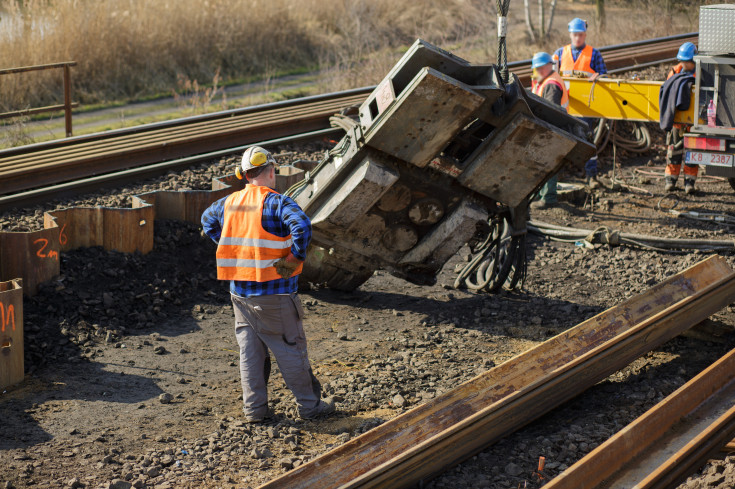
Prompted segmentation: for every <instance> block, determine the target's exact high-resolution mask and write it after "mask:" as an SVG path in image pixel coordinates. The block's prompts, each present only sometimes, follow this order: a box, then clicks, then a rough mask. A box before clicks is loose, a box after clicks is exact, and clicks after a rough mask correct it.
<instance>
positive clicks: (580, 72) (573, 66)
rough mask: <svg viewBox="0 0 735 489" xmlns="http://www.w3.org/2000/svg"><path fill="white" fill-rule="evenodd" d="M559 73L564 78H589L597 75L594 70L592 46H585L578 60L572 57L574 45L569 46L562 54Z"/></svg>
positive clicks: (565, 47)
mask: <svg viewBox="0 0 735 489" xmlns="http://www.w3.org/2000/svg"><path fill="white" fill-rule="evenodd" d="M559 72H560V73H561V74H562V76H589V75H591V74H594V73H595V70H593V69H592V46H589V45H588V46H585V47H584V49H583V50H582V52H580V53H579V56H578V57H577V60H576V61H575V60H574V57H573V56H572V45H571V44H567V45H566V46H564V50H563V51H562V53H561V60H560V63H559Z"/></svg>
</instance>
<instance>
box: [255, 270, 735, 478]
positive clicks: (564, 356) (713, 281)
mask: <svg viewBox="0 0 735 489" xmlns="http://www.w3.org/2000/svg"><path fill="white" fill-rule="evenodd" d="M734 297H735V273H733V271H732V269H730V267H729V266H728V265H727V263H726V261H725V260H724V259H723V258H722V257H712V258H709V259H707V260H704V261H702V262H700V263H698V264H696V265H694V266H693V267H690V268H689V269H687V270H685V271H683V272H680V273H679V274H677V275H675V276H673V277H671V278H669V279H667V280H666V281H664V282H662V283H660V284H658V285H656V286H654V287H653V288H651V289H649V290H648V291H646V292H644V293H642V294H639V295H637V296H634V297H632V298H631V299H629V300H627V301H625V302H623V303H621V304H619V305H618V306H615V307H613V308H611V309H608V310H606V311H604V312H603V313H601V314H599V315H597V316H595V317H593V318H591V319H588V320H587V321H585V322H583V323H581V324H579V325H577V326H575V327H574V328H571V329H569V330H567V331H565V332H564V333H561V334H560V335H558V336H556V337H554V338H551V339H549V340H547V341H545V342H544V343H541V344H540V345H538V346H536V347H534V348H532V349H531V350H529V351H527V352H525V353H522V354H521V355H519V356H517V357H515V358H513V359H511V360H509V361H507V362H505V363H503V364H501V365H499V366H497V367H495V368H493V369H491V370H489V371H487V372H485V373H484V374H481V375H480V376H478V377H475V378H474V379H472V380H470V381H468V382H465V383H464V384H462V385H460V386H459V387H456V388H454V389H452V390H450V391H448V392H446V393H444V394H442V395H440V396H438V397H436V398H434V399H432V400H430V401H428V402H426V403H425V404H422V405H420V406H418V407H416V408H414V409H411V410H410V411H408V412H406V413H404V414H402V415H400V416H398V417H396V418H394V419H392V420H391V421H388V422H387V423H385V424H383V425H381V426H378V427H377V428H374V429H373V430H370V431H368V432H367V433H365V434H363V435H361V436H359V437H357V438H354V439H353V440H350V441H349V442H347V443H345V444H344V445H341V446H339V447H337V448H335V449H333V450H331V451H330V452H327V453H325V454H323V455H321V456H320V457H318V458H316V459H314V460H312V461H310V462H309V463H307V464H304V465H302V466H300V467H298V468H297V469H294V470H292V471H290V472H288V473H286V474H284V475H283V476H281V477H278V478H276V479H274V480H272V481H270V482H268V483H266V484H265V485H263V486H261V488H262V489H266V488H268V489H270V488H279V489H283V488H297V487H298V488H306V487H309V488H311V487H313V488H317V487H318V488H320V489H331V488H335V489H336V488H342V489H347V488H402V487H410V486H414V485H416V484H421V483H422V482H425V481H426V480H428V479H431V478H432V477H434V476H436V475H438V474H439V473H441V472H443V471H445V470H447V469H448V468H450V467H452V466H454V465H456V464H457V463H460V462H462V461H463V460H465V459H467V458H468V457H470V456H472V455H473V454H475V453H477V452H478V451H480V450H482V449H484V448H486V447H487V446H489V445H490V444H492V443H494V442H495V441H497V440H499V439H500V438H502V437H503V436H506V435H508V434H510V433H513V432H514V431H516V430H517V429H519V428H521V427H523V426H525V425H526V424H528V423H530V422H532V421H533V420H535V419H537V418H538V417H539V416H541V415H543V414H545V413H547V412H549V411H550V410H552V409H553V408H554V407H557V406H559V405H561V404H562V403H563V402H566V401H568V400H569V399H571V398H573V397H574V396H576V395H577V394H579V393H581V392H582V391H584V390H585V389H586V388H588V387H590V386H592V385H594V384H595V383H597V382H599V381H600V380H602V379H604V378H606V377H607V376H608V375H610V374H612V373H613V372H615V371H617V370H619V369H620V368H623V367H624V366H625V365H628V364H629V363H630V362H632V361H633V360H635V359H636V358H638V357H639V356H640V355H642V354H644V353H645V352H647V351H650V350H651V349H652V348H655V347H656V346H658V345H660V344H662V343H664V342H665V341H668V340H669V339H671V338H673V337H674V336H676V335H678V334H680V333H682V332H683V331H685V330H687V329H688V328H690V327H692V326H694V325H695V324H697V323H698V322H700V321H701V320H703V319H704V318H706V317H709V316H710V315H711V314H713V313H714V312H717V311H718V310H720V309H721V308H723V307H725V306H726V305H727V304H729V303H730V302H731V301H732V300H733V298H734Z"/></svg>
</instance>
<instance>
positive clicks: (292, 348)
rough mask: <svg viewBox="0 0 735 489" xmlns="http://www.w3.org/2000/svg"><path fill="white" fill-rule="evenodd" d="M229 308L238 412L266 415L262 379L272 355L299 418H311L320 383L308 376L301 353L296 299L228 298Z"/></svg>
mask: <svg viewBox="0 0 735 489" xmlns="http://www.w3.org/2000/svg"><path fill="white" fill-rule="evenodd" d="M231 297H232V306H233V308H234V310H235V336H236V337H237V344H238V345H239V346H240V380H241V382H242V400H243V411H244V413H245V415H247V416H253V417H260V416H265V415H266V413H267V412H268V387H267V384H268V375H269V374H270V354H269V353H268V350H270V351H272V352H273V355H274V356H275V357H276V362H277V363H278V368H279V369H280V370H281V375H283V380H284V381H285V382H286V386H287V387H288V388H289V389H290V390H291V392H292V393H293V395H294V396H295V397H296V403H297V404H298V407H299V415H301V416H302V417H309V416H312V415H314V414H316V410H317V408H318V406H319V399H320V397H321V385H320V384H319V381H318V380H317V379H316V377H314V374H313V373H312V370H311V365H310V364H309V357H308V355H307V352H306V336H305V334H304V327H303V324H302V321H301V320H302V318H303V317H304V309H303V308H302V307H301V301H300V300H299V297H298V295H296V294H291V295H286V294H278V295H263V296H257V297H240V296H237V295H234V294H233V295H231Z"/></svg>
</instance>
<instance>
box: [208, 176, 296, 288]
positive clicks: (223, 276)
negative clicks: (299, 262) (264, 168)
mask: <svg viewBox="0 0 735 489" xmlns="http://www.w3.org/2000/svg"><path fill="white" fill-rule="evenodd" d="M271 192H274V191H273V190H271V189H269V188H268V187H262V186H257V185H248V186H247V187H245V189H244V190H240V191H239V192H235V193H233V194H232V195H230V196H229V197H227V200H225V208H224V214H225V218H224V224H223V226H222V235H221V236H220V240H219V244H218V246H217V278H218V279H220V280H239V281H245V282H268V281H271V280H278V279H281V278H282V277H281V276H280V275H278V273H277V272H276V269H275V267H274V266H273V265H274V264H275V263H276V262H277V261H278V260H280V259H281V258H285V257H286V256H288V254H289V253H290V252H291V245H292V244H293V239H292V238H291V235H288V236H285V237H280V236H276V235H275V234H272V233H269V232H268V231H266V230H265V229H263V223H262V218H263V204H264V203H265V199H266V197H267V196H268V194H270V193H271ZM302 268H303V267H302V266H299V267H298V268H297V269H296V272H295V273H294V275H298V274H299V273H301V270H302Z"/></svg>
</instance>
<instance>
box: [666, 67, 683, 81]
mask: <svg viewBox="0 0 735 489" xmlns="http://www.w3.org/2000/svg"><path fill="white" fill-rule="evenodd" d="M682 71H684V63H677V64H676V66H674V67H673V68H671V69H670V70H669V74H668V75H666V79H667V80H668V79H669V78H671V77H672V76H674V75H676V74H679V73H681V72H682Z"/></svg>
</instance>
